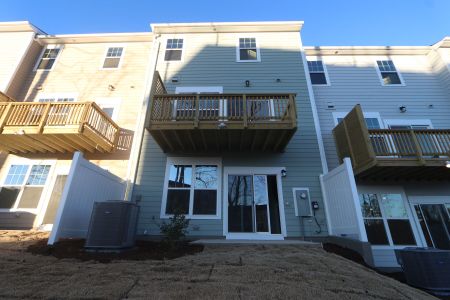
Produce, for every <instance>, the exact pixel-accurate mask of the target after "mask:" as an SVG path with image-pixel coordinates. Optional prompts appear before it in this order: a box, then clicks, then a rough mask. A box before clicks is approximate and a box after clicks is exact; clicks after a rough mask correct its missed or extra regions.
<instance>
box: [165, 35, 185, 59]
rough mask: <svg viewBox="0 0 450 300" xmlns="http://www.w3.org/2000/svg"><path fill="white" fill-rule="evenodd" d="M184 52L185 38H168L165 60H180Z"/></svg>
mask: <svg viewBox="0 0 450 300" xmlns="http://www.w3.org/2000/svg"><path fill="white" fill-rule="evenodd" d="M182 54H183V39H168V40H167V44H166V53H165V55H164V60H165V61H180V60H181V57H182Z"/></svg>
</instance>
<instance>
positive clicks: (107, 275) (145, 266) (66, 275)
mask: <svg viewBox="0 0 450 300" xmlns="http://www.w3.org/2000/svg"><path fill="white" fill-rule="evenodd" d="M45 238H47V234H45V233H37V232H21V231H0V270H1V272H0V282H1V284H0V298H8V299H10V298H53V299H60V298H65V299H67V298H77V299H79V298H90V299H92V298H100V299H122V298H131V299H144V298H146V299H154V298H158V299H172V298H175V299H289V298H292V299H293V298H295V299H327V300H329V299H340V300H342V299H386V300H388V299H434V298H433V297H431V296H430V295H428V294H426V293H424V292H422V291H420V290H417V289H414V288H411V287H408V286H407V285H404V284H402V283H400V282H398V281H395V280H393V279H390V278H387V277H384V276H382V275H379V274H377V273H376V272H374V271H372V270H370V269H367V268H364V267H362V266H361V265H359V264H356V263H354V262H352V261H349V260H346V259H344V258H342V257H340V256H337V255H334V254H331V253H327V252H325V251H324V250H322V249H321V248H320V247H319V246H316V245H313V246H306V245H282V246H281V245H257V246H256V245H239V246H237V245H234V246H231V245H226V246H225V245H221V246H206V247H205V249H204V251H203V252H201V253H198V254H195V255H189V256H184V257H181V258H177V259H174V260H166V261H156V260H146V261H113V262H111V263H98V262H93V261H85V262H82V261H79V260H75V259H57V258H54V257H51V256H37V255H32V254H30V253H28V252H26V248H27V246H29V245H31V244H33V243H36V242H37V241H38V240H40V239H45Z"/></svg>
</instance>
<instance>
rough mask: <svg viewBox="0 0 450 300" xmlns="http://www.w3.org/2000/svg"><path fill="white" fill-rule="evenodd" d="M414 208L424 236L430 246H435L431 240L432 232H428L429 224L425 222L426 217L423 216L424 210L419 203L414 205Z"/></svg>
mask: <svg viewBox="0 0 450 300" xmlns="http://www.w3.org/2000/svg"><path fill="white" fill-rule="evenodd" d="M414 209H415V211H416V215H417V219H418V221H419V224H420V228H421V229H422V233H423V236H424V237H425V241H426V243H427V246H428V247H433V242H432V240H431V236H430V233H429V232H428V228H427V225H426V224H425V219H424V218H423V214H422V210H421V209H420V207H419V205H414Z"/></svg>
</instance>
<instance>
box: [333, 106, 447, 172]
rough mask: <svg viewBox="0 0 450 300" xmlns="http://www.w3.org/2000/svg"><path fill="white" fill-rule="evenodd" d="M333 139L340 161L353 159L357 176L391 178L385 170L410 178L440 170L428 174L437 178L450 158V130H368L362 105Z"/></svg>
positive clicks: (339, 127) (343, 124)
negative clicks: (425, 168) (347, 158)
mask: <svg viewBox="0 0 450 300" xmlns="http://www.w3.org/2000/svg"><path fill="white" fill-rule="evenodd" d="M333 135H334V138H335V143H336V150H337V153H338V157H339V159H340V160H341V161H342V159H343V158H345V157H350V158H351V160H352V165H353V169H354V173H355V174H356V175H358V174H363V173H364V174H366V175H367V174H369V173H371V174H372V175H373V176H374V174H377V176H378V177H382V176H387V175H386V174H388V173H387V171H386V172H384V171H383V170H382V168H390V169H391V170H390V172H391V173H389V174H388V175H389V176H390V177H391V178H394V177H395V176H397V177H398V176H399V175H400V174H402V173H401V172H400V170H401V168H403V169H404V170H405V172H406V173H408V172H410V174H409V173H408V174H406V173H405V176H406V175H408V176H409V175H411V174H412V173H411V167H433V168H438V169H437V170H438V171H436V170H435V169H433V170H431V168H429V169H430V170H428V171H432V172H431V173H433V172H434V175H436V174H438V172H440V171H439V170H443V169H445V168H443V167H444V166H445V165H446V161H447V160H449V156H450V129H368V128H367V125H366V123H365V120H364V115H363V112H362V109H361V107H360V106H359V105H357V106H356V107H355V108H354V109H353V110H352V111H351V112H350V113H348V114H347V116H346V117H345V118H344V119H343V120H342V121H341V122H340V123H339V124H338V125H337V126H336V127H335V128H334V129H333ZM392 167H398V168H397V169H392ZM442 168H443V169H442ZM370 169H372V171H369V170H370ZM445 171H447V172H446V173H449V172H448V170H445ZM424 173H425V171H417V172H416V175H417V176H420V175H423V174H424ZM383 174H384V175H383ZM444 176H445V177H447V176H450V175H447V174H444ZM397 177H396V178H397ZM408 178H409V177H408ZM449 178H450V177H449ZM397 179H398V178H397Z"/></svg>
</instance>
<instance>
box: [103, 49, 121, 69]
mask: <svg viewBox="0 0 450 300" xmlns="http://www.w3.org/2000/svg"><path fill="white" fill-rule="evenodd" d="M122 54H123V47H109V48H108V50H107V51H106V57H105V60H104V61H103V69H117V68H118V67H119V66H120V61H121V58H122Z"/></svg>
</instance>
